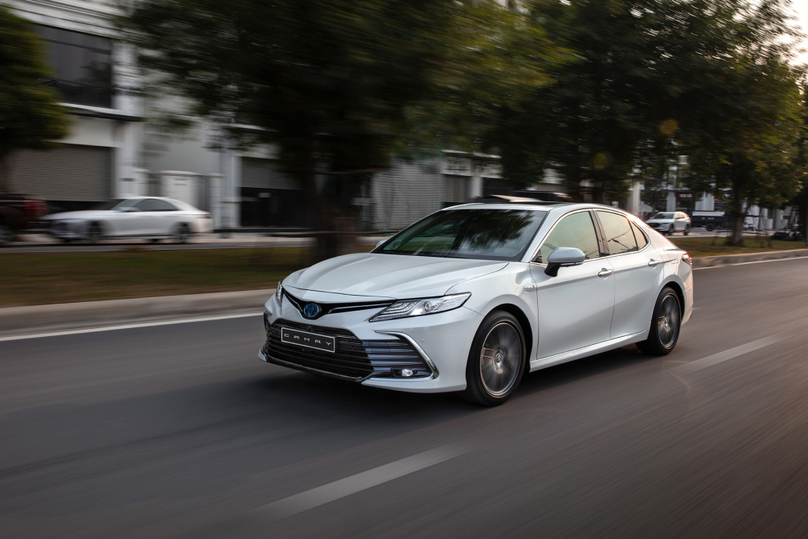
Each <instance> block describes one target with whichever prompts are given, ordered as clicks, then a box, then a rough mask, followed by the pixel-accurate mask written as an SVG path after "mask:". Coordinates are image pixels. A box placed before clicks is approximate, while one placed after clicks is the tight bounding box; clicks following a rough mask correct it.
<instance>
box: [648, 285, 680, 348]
mask: <svg viewBox="0 0 808 539" xmlns="http://www.w3.org/2000/svg"><path fill="white" fill-rule="evenodd" d="M681 327H682V306H681V304H680V302H679V296H677V295H676V292H674V291H673V290H671V289H670V288H665V289H664V290H663V291H662V293H660V294H659V297H658V298H657V301H656V305H655V306H654V316H653V318H651V329H650V330H649V331H648V338H647V339H646V340H644V341H642V342H638V343H637V348H639V349H640V351H641V352H643V353H645V354H650V355H655V356H666V355H668V354H670V353H671V351H672V350H673V347H674V346H676V341H677V340H678V339H679V330H680V328H681Z"/></svg>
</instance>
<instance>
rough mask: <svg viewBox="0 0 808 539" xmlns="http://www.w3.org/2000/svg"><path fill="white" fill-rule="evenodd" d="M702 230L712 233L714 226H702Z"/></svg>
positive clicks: (709, 224)
mask: <svg viewBox="0 0 808 539" xmlns="http://www.w3.org/2000/svg"><path fill="white" fill-rule="evenodd" d="M704 230H706V231H707V232H712V231H713V230H715V225H714V224H712V223H707V224H706V225H704Z"/></svg>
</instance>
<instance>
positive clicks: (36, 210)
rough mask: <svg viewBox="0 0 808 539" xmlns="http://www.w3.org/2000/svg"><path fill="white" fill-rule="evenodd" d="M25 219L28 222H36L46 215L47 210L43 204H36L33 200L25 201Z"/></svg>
mask: <svg viewBox="0 0 808 539" xmlns="http://www.w3.org/2000/svg"><path fill="white" fill-rule="evenodd" d="M23 211H24V213H25V218H26V219H28V220H29V221H31V220H36V219H39V218H40V217H42V216H43V215H45V213H47V208H46V207H45V203H44V202H37V201H33V200H26V201H25V208H24V210H23Z"/></svg>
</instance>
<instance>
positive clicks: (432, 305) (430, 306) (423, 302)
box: [370, 292, 471, 322]
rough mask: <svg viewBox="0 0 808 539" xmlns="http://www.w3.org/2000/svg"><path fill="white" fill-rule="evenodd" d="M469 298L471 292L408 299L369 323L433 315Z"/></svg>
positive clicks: (388, 308)
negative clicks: (440, 296)
mask: <svg viewBox="0 0 808 539" xmlns="http://www.w3.org/2000/svg"><path fill="white" fill-rule="evenodd" d="M470 297H471V292H466V293H464V294H453V295H451V296H443V297H442V298H427V299H408V300H402V301H397V302H395V303H393V304H392V305H390V306H389V307H387V308H386V309H385V310H383V311H382V312H380V313H379V314H377V315H376V316H374V317H373V318H371V319H370V321H371V322H381V321H382V320H393V319H395V318H405V317H407V316H421V315H422V314H435V313H442V312H446V311H451V310H452V309H457V308H458V307H460V306H461V305H463V304H464V303H466V300H467V299H469V298H470Z"/></svg>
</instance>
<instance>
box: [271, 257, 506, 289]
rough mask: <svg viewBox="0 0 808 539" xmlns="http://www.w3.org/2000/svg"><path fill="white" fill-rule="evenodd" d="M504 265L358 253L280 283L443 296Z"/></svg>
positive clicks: (490, 262) (328, 261)
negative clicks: (453, 288) (460, 284)
mask: <svg viewBox="0 0 808 539" xmlns="http://www.w3.org/2000/svg"><path fill="white" fill-rule="evenodd" d="M507 265H508V263H507V262H501V261H487V260H468V259H452V258H432V257H425V256H409V255H388V254H373V253H360V254H353V255H345V256H339V257H336V258H332V259H329V260H325V261H323V262H320V263H319V264H315V265H314V266H311V267H310V268H306V269H303V270H300V271H298V272H296V273H293V274H292V275H290V276H289V277H287V278H286V280H284V282H283V285H284V287H290V288H294V289H298V290H299V291H306V290H310V291H315V292H323V293H329V294H340V295H346V296H362V297H367V298H379V299H381V298H384V299H401V298H418V297H430V296H442V295H443V294H445V293H446V291H447V290H449V289H450V288H451V287H453V286H455V285H457V284H459V283H462V282H464V281H468V280H470V279H474V278H476V277H480V276H482V275H486V274H488V273H493V272H495V271H500V270H502V269H503V268H505V267H506V266H507ZM292 293H294V292H292Z"/></svg>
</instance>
